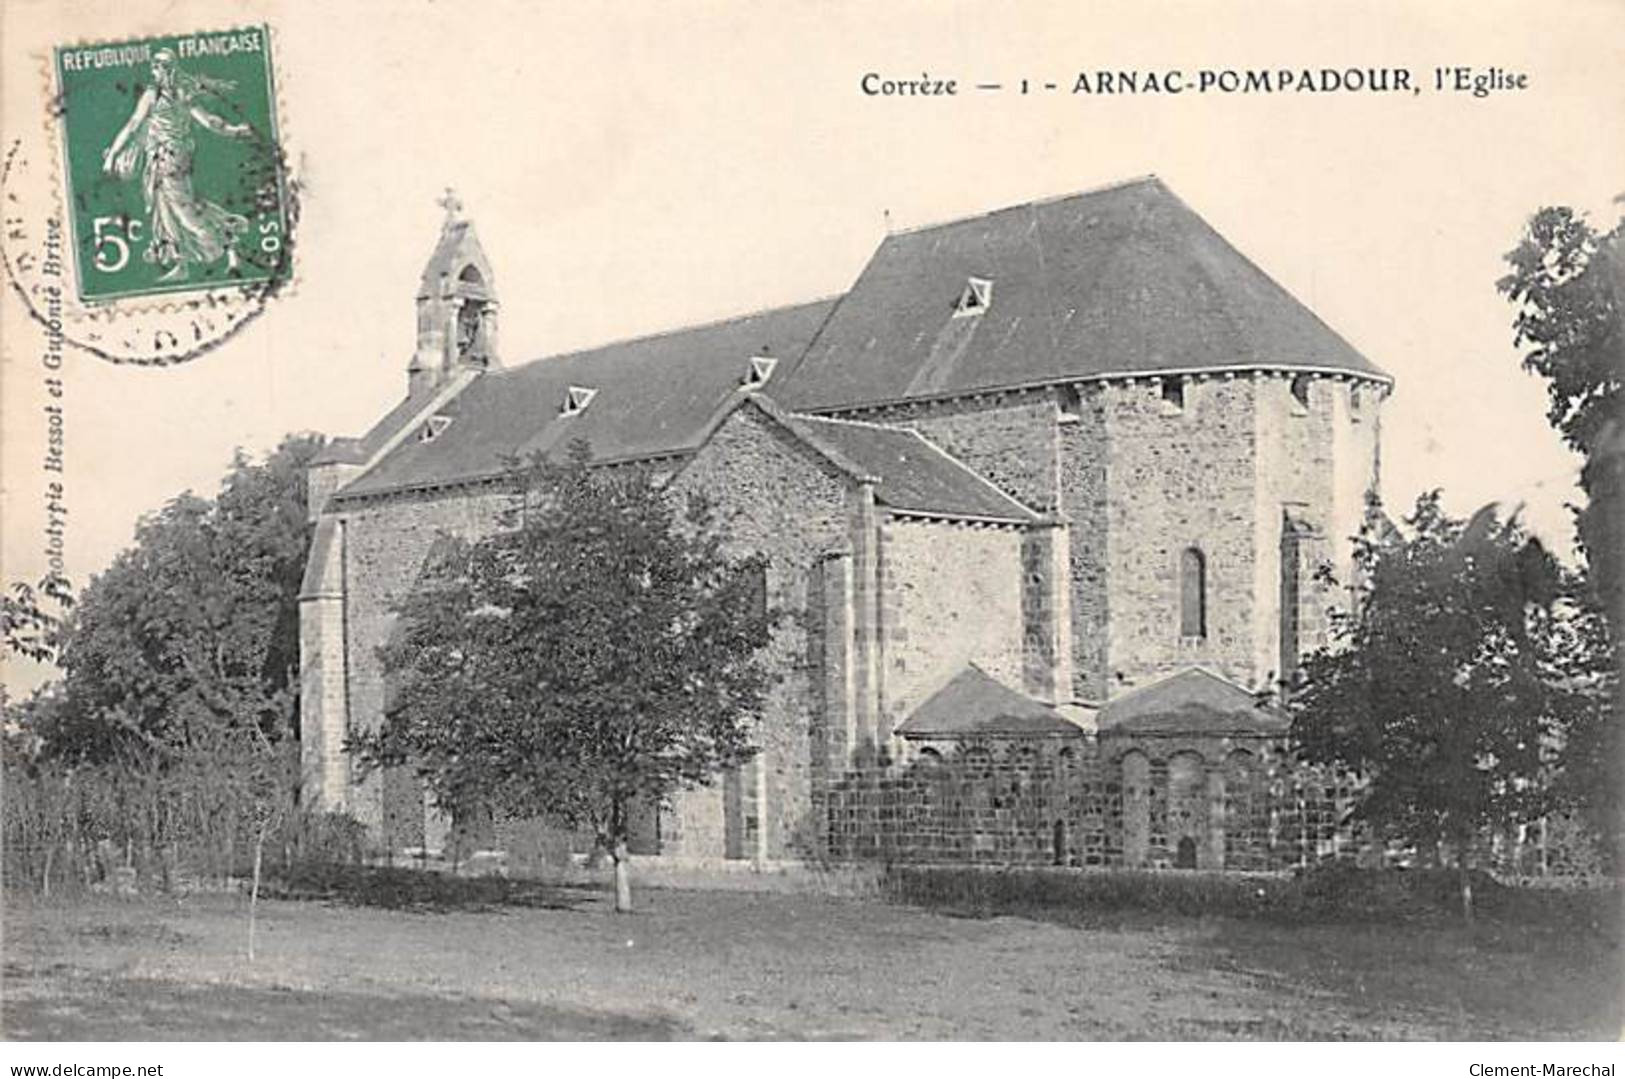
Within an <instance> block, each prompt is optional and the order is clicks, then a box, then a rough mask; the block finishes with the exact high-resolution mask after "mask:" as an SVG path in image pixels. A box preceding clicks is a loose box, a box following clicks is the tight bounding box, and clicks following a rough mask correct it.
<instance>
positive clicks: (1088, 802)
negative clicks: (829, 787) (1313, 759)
mask: <svg viewBox="0 0 1625 1079" xmlns="http://www.w3.org/2000/svg"><path fill="white" fill-rule="evenodd" d="M905 754H906V757H905V759H904V761H903V762H902V763H901V764H897V765H892V766H890V767H887V766H885V765H883V764H880V763H877V764H875V765H873V766H870V767H866V768H859V769H854V770H852V771H851V772H849V773H848V774H847V775H846V776H845V777H844V778H843V779H842V781H841V782H840V783H839V784H837V785H836V787H835V789H834V790H833V791H832V792H831V796H830V857H831V858H833V859H835V860H838V861H870V860H878V861H887V862H899V863H907V862H918V863H948V864H991V865H1069V866H1137V867H1152V868H1181V867H1189V868H1193V869H1231V870H1238V869H1239V870H1263V869H1283V868H1289V867H1292V866H1297V865H1303V864H1307V863H1309V862H1313V861H1315V860H1316V859H1319V858H1324V857H1329V856H1334V855H1337V854H1341V853H1349V852H1352V851H1354V850H1355V849H1356V848H1357V843H1356V839H1355V836H1354V833H1353V831H1352V830H1351V829H1350V828H1349V827H1348V826H1343V827H1339V826H1338V822H1339V821H1340V820H1341V819H1342V818H1343V816H1344V815H1345V813H1346V810H1347V808H1348V806H1349V805H1350V804H1351V797H1352V791H1353V788H1352V785H1351V783H1350V782H1348V781H1347V780H1346V779H1344V780H1334V779H1332V778H1329V777H1328V776H1327V775H1326V774H1324V773H1323V772H1321V771H1320V770H1318V769H1310V768H1304V767H1297V766H1293V765H1292V764H1291V763H1290V762H1286V761H1284V760H1283V758H1282V757H1281V756H1280V753H1279V750H1278V748H1277V747H1275V746H1273V745H1272V744H1270V743H1268V742H1266V741H1264V740H1260V739H1244V740H1230V739H1217V738H1213V739H1193V738H1187V737H1171V738H1170V737H1143V738H1111V737H1108V738H1105V739H1102V740H1101V741H1100V742H1098V743H1095V742H1089V741H1087V740H1084V739H1002V740H1001V739H984V740H971V741H965V742H947V741H942V742H935V743H925V744H919V743H911V744H910V745H909V746H908V747H907V748H906V749H905ZM1182 841H1185V842H1183V843H1182Z"/></svg>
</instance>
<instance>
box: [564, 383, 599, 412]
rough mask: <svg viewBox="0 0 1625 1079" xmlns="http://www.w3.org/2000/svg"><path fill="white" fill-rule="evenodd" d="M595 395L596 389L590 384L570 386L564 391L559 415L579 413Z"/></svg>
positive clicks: (583, 410)
mask: <svg viewBox="0 0 1625 1079" xmlns="http://www.w3.org/2000/svg"><path fill="white" fill-rule="evenodd" d="M596 396H598V391H597V390H596V389H593V388H592V387H591V386H571V387H570V388H569V389H568V390H566V391H565V392H564V406H563V407H562V408H560V409H559V416H560V417H561V418H562V417H567V416H579V415H581V414H582V413H583V412H585V411H587V406H588V405H589V404H591V403H592V399H593V398H594V397H596Z"/></svg>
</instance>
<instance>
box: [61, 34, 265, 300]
mask: <svg viewBox="0 0 1625 1079" xmlns="http://www.w3.org/2000/svg"><path fill="white" fill-rule="evenodd" d="M54 67H55V74H56V79H57V86H58V94H59V98H58V103H59V107H60V110H61V123H62V151H63V173H64V179H65V183H66V188H67V190H66V191H65V192H64V195H65V199H66V204H67V211H68V213H67V216H68V218H69V220H70V221H71V223H72V239H73V263H74V268H75V271H76V276H77V280H78V294H79V298H80V299H81V300H83V301H85V302H87V303H94V302H97V301H103V300H115V299H121V298H125V297H134V296H151V295H156V294H170V293H180V292H191V291H198V290H207V289H220V288H233V287H242V286H249V287H253V286H256V285H260V286H263V285H268V284H274V283H276V282H278V281H280V280H283V279H285V278H286V277H287V276H288V274H289V271H290V269H291V264H290V259H291V245H290V244H289V242H288V235H287V233H288V228H289V225H290V221H289V213H288V205H287V191H286V185H285V182H284V176H283V165H282V158H281V154H280V152H279V149H278V142H277V131H276V93H275V87H274V85H273V81H272V70H271V48H270V40H269V33H268V31H267V30H266V28H264V27H247V28H242V29H236V30H227V31H222V32H211V33H194V34H179V35H171V36H166V37H150V38H143V39H137V40H132V41H123V42H117V43H106V44H96V45H86V46H64V47H61V48H58V49H56V50H55V57H54Z"/></svg>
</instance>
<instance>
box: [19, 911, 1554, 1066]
mask: <svg viewBox="0 0 1625 1079" xmlns="http://www.w3.org/2000/svg"><path fill="white" fill-rule="evenodd" d="M641 898H642V901H643V911H642V912H641V913H639V914H635V915H632V916H630V917H614V916H612V915H610V914H609V913H608V912H607V910H606V909H605V906H604V903H603V900H602V899H601V898H600V897H599V896H598V895H597V894H596V893H587V892H581V893H575V894H574V895H572V896H570V897H569V898H568V900H567V902H566V903H565V904H564V908H565V909H510V910H502V911H496V912H482V913H448V914H414V913H399V912H391V911H380V910H371V909H355V908H344V907H337V906H331V905H326V904H318V903H289V902H280V903H268V904H265V905H263V907H262V913H261V919H260V938H259V941H260V943H259V958H258V960H257V961H256V962H255V963H254V964H253V966H252V967H250V966H248V965H247V964H246V963H245V962H244V960H243V943H244V928H245V922H244V917H243V910H242V905H241V902H240V901H239V900H237V899H235V898H229V897H209V898H201V899H193V900H190V901H187V902H185V903H184V904H174V903H171V904H168V905H167V906H165V905H159V904H157V903H152V902H118V901H113V900H98V901H93V902H87V903H84V904H81V905H76V906H68V907H60V908H42V907H39V906H37V905H30V904H27V903H21V904H14V905H12V906H9V907H8V908H7V910H6V923H5V930H6V938H5V961H6V966H5V1005H4V1014H3V1018H0V1024H3V1026H0V1029H3V1032H4V1034H5V1035H6V1036H7V1037H10V1038H25V1039H26V1038H51V1039H63V1038H75V1039H79V1038H83V1039H104V1038H157V1039H187V1038H256V1039H265V1038H277V1037H285V1038H317V1039H325V1038H392V1039H401V1038H431V1039H462V1038H499V1037H518V1038H527V1039H543V1038H549V1037H564V1038H602V1037H629V1038H664V1037H679V1038H696V1037H697V1038H712V1037H724V1038H798V1039H804V1038H926V1039H950V1038H951V1039H976V1038H1007V1039H1113V1038H1154V1039H1190V1038H1223V1037H1254V1038H1258V1037H1262V1038H1291V1039H1316V1038H1337V1037H1355V1038H1459V1037H1484V1036H1495V1034H1496V1031H1494V1030H1493V1029H1490V1030H1486V1029H1485V1028H1484V1026H1483V1023H1482V1021H1481V1020H1480V1019H1477V1018H1475V1017H1473V1016H1468V1015H1464V1014H1462V1013H1460V1012H1459V1011H1456V1012H1452V1011H1450V1010H1449V1009H1443V1010H1418V1009H1416V1008H1413V1007H1407V1006H1405V1005H1403V1004H1398V1003H1391V1002H1387V1001H1384V1000H1381V999H1377V1000H1373V999H1369V998H1365V999H1362V996H1361V995H1360V994H1357V993H1350V992H1341V991H1335V990H1328V989H1326V988H1323V987H1316V985H1315V984H1314V983H1312V982H1311V981H1310V980H1308V979H1305V978H1300V977H1295V976H1285V977H1283V976H1282V975H1281V974H1280V973H1279V972H1272V971H1269V970H1251V969H1248V968H1247V967H1246V965H1245V964H1241V963H1238V962H1236V961H1235V959H1234V957H1233V956H1231V955H1229V953H1227V952H1225V951H1224V950H1223V949H1221V948H1217V947H1215V934H1216V933H1217V932H1218V931H1217V930H1216V929H1214V928H1213V927H1211V926H1203V925H1201V924H1199V923H1190V924H1186V925H1183V926H1177V927H1174V928H1167V929H1109V930H1108V929H1098V930H1096V929H1076V928H1066V927H1062V926H1056V925H1048V924H1041V923H1036V922H1029V921H1024V920H1019V919H1009V918H999V919H991V920H985V921H983V920H970V919H960V918H952V917H945V916H941V915H935V914H929V913H924V912H921V911H916V910H912V909H908V908H900V907H893V906H887V905H884V904H880V903H874V902H864V901H858V900H840V899H827V898H820V897H814V896H803V895H771V894H752V893H742V892H685V891H668V890H654V889H650V890H646V891H645V892H644V893H643V894H642V897H641ZM1511 1033H1513V1032H1504V1033H1503V1036H1507V1035H1510V1034H1511ZM1523 1033H1524V1035H1525V1036H1540V1035H1539V1034H1538V1033H1534V1034H1531V1032H1528V1031H1525V1032H1523ZM1556 1033H1557V1032H1550V1033H1547V1034H1546V1035H1545V1036H1547V1037H1551V1036H1554V1035H1555V1034H1556ZM1579 1036H1584V1035H1579Z"/></svg>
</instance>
